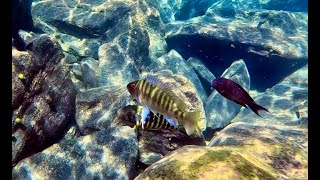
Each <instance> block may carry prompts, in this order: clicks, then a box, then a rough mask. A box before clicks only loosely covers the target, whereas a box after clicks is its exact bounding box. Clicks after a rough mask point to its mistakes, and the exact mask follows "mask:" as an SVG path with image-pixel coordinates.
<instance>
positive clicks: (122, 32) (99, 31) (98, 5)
mask: <svg viewBox="0 0 320 180" xmlns="http://www.w3.org/2000/svg"><path fill="white" fill-rule="evenodd" d="M146 12H147V13H146ZM32 16H33V19H34V22H35V26H36V27H37V28H39V29H41V30H42V31H44V32H46V33H49V34H55V35H56V36H57V39H59V42H60V43H61V46H62V47H63V49H64V50H65V51H67V52H69V53H71V54H74V55H76V56H80V57H82V58H83V57H92V58H94V59H98V48H99V46H100V45H102V44H104V43H108V42H110V41H114V39H115V38H116V37H117V36H126V38H128V39H126V38H124V37H122V38H124V39H123V40H124V41H130V40H131V39H130V38H132V41H131V45H130V46H132V48H133V49H135V48H134V43H138V44H139V46H142V45H144V46H147V47H149V52H150V54H148V55H150V58H158V57H160V56H161V55H162V54H164V53H165V52H166V42H165V40H164V37H163V34H164V28H163V24H162V21H161V18H160V15H159V12H158V11H157V10H156V9H155V8H153V7H151V6H149V5H148V4H147V3H146V2H145V1H137V0H134V1H129V0H111V1H100V0H97V1H90V2H89V1H88V2H87V1H86V2H82V1H76V0H70V1H67V2H64V1H61V0H60V1H50V2H49V1H44V0H38V1H35V2H33V3H32ZM136 26H139V27H141V28H142V29H143V31H147V33H145V34H142V35H143V36H141V34H139V33H138V34H135V35H137V36H138V37H139V38H144V39H146V38H147V39H150V42H151V43H150V46H149V44H144V43H145V42H144V41H139V40H137V39H136V38H134V37H135V36H133V35H132V33H130V32H131V31H132V32H133V33H134V28H135V27H136ZM138 32H139V31H138ZM122 38H119V39H122ZM136 40H137V41H136ZM135 41H136V42H135ZM113 43H114V44H117V43H118V42H113ZM144 50H145V49H144ZM146 50H148V48H146ZM126 51H129V52H128V53H129V54H130V53H134V51H130V50H128V49H125V52H126Z"/></svg>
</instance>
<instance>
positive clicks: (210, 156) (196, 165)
mask: <svg viewBox="0 0 320 180" xmlns="http://www.w3.org/2000/svg"><path fill="white" fill-rule="evenodd" d="M230 154H231V153H230V151H227V150H221V151H209V152H207V153H205V154H204V155H202V156H200V157H199V158H198V159H197V160H196V161H195V162H193V163H191V164H190V165H189V167H188V169H190V171H198V170H201V169H203V168H206V166H207V165H208V164H210V163H212V162H216V161H224V160H226V159H227V158H228V157H229V156H230Z"/></svg>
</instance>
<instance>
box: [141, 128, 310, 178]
mask: <svg viewBox="0 0 320 180" xmlns="http://www.w3.org/2000/svg"><path fill="white" fill-rule="evenodd" d="M297 139H299V140H298V141H297ZM209 146H212V147H200V146H194V145H189V146H184V147H182V148H180V149H178V150H175V151H173V152H171V153H169V154H167V155H166V156H165V157H163V158H162V159H160V160H159V161H157V162H156V163H154V164H152V165H151V166H149V167H148V168H146V169H145V171H144V172H142V173H141V174H140V175H139V176H138V177H136V178H135V179H136V180H139V179H295V178H296V179H308V150H307V149H308V148H307V147H308V136H307V132H306V131H305V130H302V129H287V128H286V127H279V126H277V127H275V126H267V127H266V126H265V125H251V124H246V123H234V124H232V125H229V126H227V127H226V128H225V129H224V130H223V131H221V132H220V133H219V135H218V136H217V137H216V138H214V139H213V140H212V141H211V142H210V144H209Z"/></svg>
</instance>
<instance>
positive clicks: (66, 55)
mask: <svg viewBox="0 0 320 180" xmlns="http://www.w3.org/2000/svg"><path fill="white" fill-rule="evenodd" d="M63 54H64V58H63V59H62V60H61V61H63V62H64V63H66V64H74V63H78V59H77V57H76V56H74V55H72V54H69V53H66V52H64V53H63Z"/></svg>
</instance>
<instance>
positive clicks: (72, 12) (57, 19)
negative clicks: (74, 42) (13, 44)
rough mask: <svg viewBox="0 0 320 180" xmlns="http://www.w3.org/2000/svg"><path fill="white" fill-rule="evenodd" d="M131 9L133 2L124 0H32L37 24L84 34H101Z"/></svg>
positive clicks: (73, 33) (72, 33)
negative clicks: (82, 0)
mask: <svg viewBox="0 0 320 180" xmlns="http://www.w3.org/2000/svg"><path fill="white" fill-rule="evenodd" d="M130 10H131V9H130V4H129V3H125V1H124V2H121V1H112V3H110V2H104V1H100V0H97V1H86V2H85V3H82V2H80V1H75V0H71V1H62V0H61V1H42V0H39V1H35V2H33V3H32V17H33V19H34V23H35V26H41V25H43V24H44V25H45V24H48V25H52V26H54V27H55V28H57V29H59V31H61V32H64V33H65V34H70V35H73V36H78V37H82V38H88V37H89V38H94V37H98V36H99V35H102V34H103V33H104V32H105V31H106V30H108V29H109V28H110V27H112V25H113V24H114V23H115V22H116V21H117V19H118V18H119V17H122V16H124V15H125V14H127V13H128V12H129V11H130Z"/></svg>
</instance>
